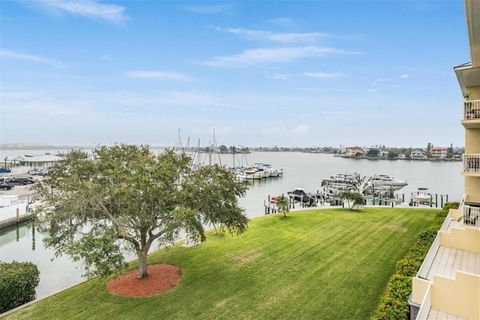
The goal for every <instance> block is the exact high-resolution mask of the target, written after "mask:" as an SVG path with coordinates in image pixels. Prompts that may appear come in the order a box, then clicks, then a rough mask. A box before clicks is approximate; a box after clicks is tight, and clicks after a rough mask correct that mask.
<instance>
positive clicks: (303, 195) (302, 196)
mask: <svg viewBox="0 0 480 320" xmlns="http://www.w3.org/2000/svg"><path fill="white" fill-rule="evenodd" d="M287 194H288V196H289V197H290V199H293V201H297V202H301V203H303V204H305V205H306V206H308V207H311V206H313V205H314V204H315V200H316V198H315V196H313V195H312V194H310V193H307V192H305V190H304V189H303V188H295V189H294V190H293V191H290V192H287Z"/></svg>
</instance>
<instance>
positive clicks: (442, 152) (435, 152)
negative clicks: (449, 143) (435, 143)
mask: <svg viewBox="0 0 480 320" xmlns="http://www.w3.org/2000/svg"><path fill="white" fill-rule="evenodd" d="M447 154H448V148H447V147H433V148H432V150H431V151H430V155H431V157H432V158H434V159H445V158H447Z"/></svg>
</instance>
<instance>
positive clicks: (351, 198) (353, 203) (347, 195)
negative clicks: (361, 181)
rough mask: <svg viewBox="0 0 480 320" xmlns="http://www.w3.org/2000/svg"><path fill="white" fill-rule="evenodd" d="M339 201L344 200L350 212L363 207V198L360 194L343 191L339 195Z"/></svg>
mask: <svg viewBox="0 0 480 320" xmlns="http://www.w3.org/2000/svg"><path fill="white" fill-rule="evenodd" d="M340 199H343V200H344V203H346V204H347V206H348V208H349V209H350V210H353V209H355V208H356V207H360V206H362V205H363V202H364V197H363V195H362V194H361V193H358V192H351V191H345V192H342V193H341V194H340Z"/></svg>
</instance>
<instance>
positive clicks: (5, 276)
mask: <svg viewBox="0 0 480 320" xmlns="http://www.w3.org/2000/svg"><path fill="white" fill-rule="evenodd" d="M39 276H40V273H39V271H38V268H37V266H36V265H34V264H33V263H31V262H15V261H13V262H11V263H6V262H0V313H3V312H5V311H7V310H10V309H13V308H15V307H17V306H19V305H22V304H24V303H27V302H29V301H32V300H34V299H35V288H36V287H37V285H38V282H39V281H40V277H39Z"/></svg>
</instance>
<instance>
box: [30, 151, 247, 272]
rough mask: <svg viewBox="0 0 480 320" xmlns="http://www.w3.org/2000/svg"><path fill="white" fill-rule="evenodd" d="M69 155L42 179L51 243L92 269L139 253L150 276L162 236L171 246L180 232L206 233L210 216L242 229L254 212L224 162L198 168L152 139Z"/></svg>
mask: <svg viewBox="0 0 480 320" xmlns="http://www.w3.org/2000/svg"><path fill="white" fill-rule="evenodd" d="M94 156H95V159H94V160H89V159H88V157H87V154H86V153H85V152H82V151H80V150H72V151H70V152H69V153H67V154H65V155H64V160H63V161H61V162H60V163H59V164H58V165H56V166H55V167H54V168H53V169H52V170H50V172H49V174H48V176H47V177H46V178H45V179H43V180H42V181H40V182H39V183H38V184H37V186H36V191H37V194H38V197H39V200H40V203H41V206H40V210H42V212H43V214H41V215H40V216H41V220H42V225H43V226H46V228H47V231H48V235H47V237H46V241H45V242H46V245H47V246H50V247H52V248H54V249H55V250H56V252H57V254H58V255H60V254H68V255H70V256H71V257H72V258H73V259H75V260H82V261H83V262H84V264H85V268H86V273H87V275H98V274H100V275H108V274H110V273H112V272H113V271H115V270H118V269H121V268H123V267H124V266H125V265H126V262H125V261H126V258H125V253H126V252H131V253H134V254H135V255H136V256H137V257H138V262H139V270H138V276H139V277H145V276H147V254H148V252H149V249H150V248H151V246H152V244H153V243H154V242H157V243H159V245H160V246H165V245H168V244H171V243H173V242H174V241H176V240H177V239H178V238H179V236H180V234H181V235H182V236H187V237H189V238H190V239H192V238H193V239H197V240H200V241H203V240H205V230H204V225H205V223H213V224H219V225H221V226H222V228H223V230H227V231H229V232H235V233H241V232H243V231H244V230H245V229H246V226H247V223H248V219H247V218H246V217H245V215H244V211H243V209H241V208H240V207H239V205H238V198H239V197H241V196H244V195H245V192H246V188H245V187H244V186H242V185H241V184H239V183H237V182H235V177H234V175H233V174H232V173H231V172H229V171H228V170H227V169H225V168H223V167H220V166H216V165H215V166H209V167H204V168H200V169H195V170H193V169H192V167H191V161H190V158H189V157H188V156H187V155H185V154H177V153H175V152H174V151H173V150H166V151H164V152H162V153H161V154H158V155H157V154H155V153H153V152H152V151H151V150H150V149H149V148H148V147H147V146H135V145H114V146H111V147H106V146H102V147H98V148H96V149H95V150H94Z"/></svg>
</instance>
